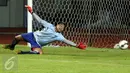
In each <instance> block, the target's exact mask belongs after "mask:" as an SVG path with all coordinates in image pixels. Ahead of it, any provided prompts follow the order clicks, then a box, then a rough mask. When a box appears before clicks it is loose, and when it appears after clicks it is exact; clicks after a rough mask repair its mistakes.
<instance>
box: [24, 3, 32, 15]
mask: <svg viewBox="0 0 130 73" xmlns="http://www.w3.org/2000/svg"><path fill="white" fill-rule="evenodd" d="M25 7H26V8H27V9H28V11H29V12H30V13H31V14H32V13H33V11H32V8H31V7H30V6H28V5H25Z"/></svg>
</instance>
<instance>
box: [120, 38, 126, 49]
mask: <svg viewBox="0 0 130 73" xmlns="http://www.w3.org/2000/svg"><path fill="white" fill-rule="evenodd" d="M119 47H120V49H123V50H125V49H127V48H128V41H126V40H121V41H120V42H119Z"/></svg>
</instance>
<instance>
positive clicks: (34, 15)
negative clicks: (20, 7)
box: [25, 5, 42, 23]
mask: <svg viewBox="0 0 130 73" xmlns="http://www.w3.org/2000/svg"><path fill="white" fill-rule="evenodd" d="M25 7H26V8H27V10H28V11H29V12H30V13H31V14H32V16H33V18H34V19H36V20H37V21H38V22H39V23H41V21H42V19H41V18H40V17H39V16H38V15H37V14H35V13H33V10H32V8H31V7H30V6H28V5H25Z"/></svg>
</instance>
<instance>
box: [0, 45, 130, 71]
mask: <svg viewBox="0 0 130 73" xmlns="http://www.w3.org/2000/svg"><path fill="white" fill-rule="evenodd" d="M16 50H29V47H27V46H21V45H18V46H16V49H15V51H16ZM43 51H44V54H43V55H29V54H26V55H17V54H15V53H14V51H10V50H4V49H3V48H2V45H0V73H6V72H7V73H129V72H130V50H120V49H107V48H102V49H100V48H87V49H86V50H80V49H77V48H73V47H44V48H43ZM4 55H8V56H10V55H14V56H15V57H17V59H16V61H17V63H15V64H17V68H16V69H14V70H11V71H7V70H4V64H5V63H4V62H3V61H4V60H3V59H4V57H5V56H4Z"/></svg>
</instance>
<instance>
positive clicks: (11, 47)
mask: <svg viewBox="0 0 130 73" xmlns="http://www.w3.org/2000/svg"><path fill="white" fill-rule="evenodd" d="M23 40H24V39H23V37H22V36H21V35H17V36H15V38H14V40H13V41H12V43H11V44H9V45H5V46H4V48H5V49H10V50H14V48H15V45H16V44H18V43H19V42H20V41H23Z"/></svg>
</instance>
